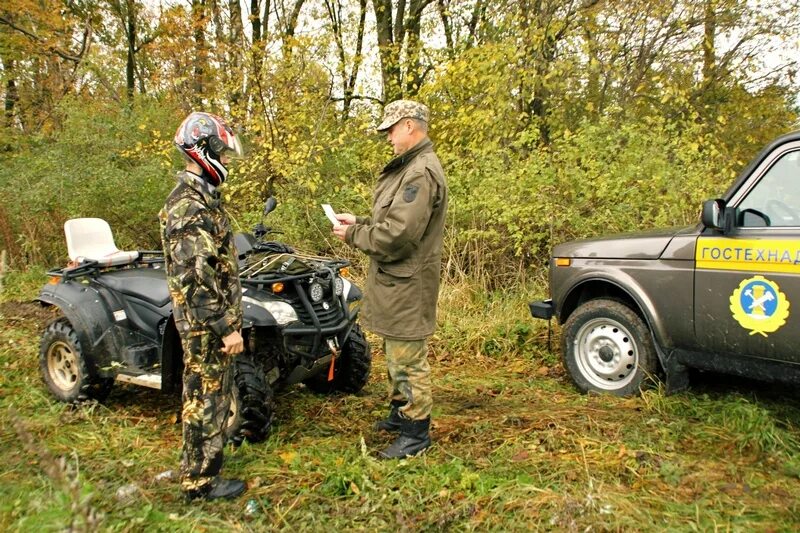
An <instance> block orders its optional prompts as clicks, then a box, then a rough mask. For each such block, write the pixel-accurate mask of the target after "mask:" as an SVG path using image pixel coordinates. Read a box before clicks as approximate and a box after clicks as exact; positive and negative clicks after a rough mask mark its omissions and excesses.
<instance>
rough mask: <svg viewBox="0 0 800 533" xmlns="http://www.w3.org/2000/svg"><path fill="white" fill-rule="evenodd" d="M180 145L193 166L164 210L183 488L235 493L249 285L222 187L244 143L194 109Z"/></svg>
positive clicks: (190, 494)
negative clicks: (236, 387)
mask: <svg viewBox="0 0 800 533" xmlns="http://www.w3.org/2000/svg"><path fill="white" fill-rule="evenodd" d="M175 145H176V146H177V148H178V150H179V151H180V152H181V153H182V154H183V155H184V157H185V158H186V169H185V170H183V171H182V172H179V173H178V175H177V180H178V183H177V185H176V186H175V188H174V189H173V191H172V193H170V195H169V197H168V198H167V201H166V204H165V205H164V208H163V209H162V210H161V212H160V213H159V220H160V222H161V239H162V242H163V246H164V260H165V263H166V271H167V285H168V287H169V293H170V297H171V298H172V311H173V316H174V318H175V325H176V326H177V328H178V333H179V334H180V337H181V342H182V344H183V361H184V371H183V414H182V423H183V453H182V458H181V489H182V490H183V492H184V494H185V496H186V498H187V500H193V499H196V498H204V499H209V500H212V499H216V498H234V497H236V496H238V495H239V494H241V493H242V492H244V490H245V485H244V483H243V482H242V481H240V480H236V479H223V478H221V477H219V472H220V470H221V469H222V451H223V448H224V446H225V435H224V427H225V421H226V417H227V414H228V409H229V405H230V399H229V396H228V394H229V391H227V390H224V389H223V383H225V382H226V380H225V376H226V373H227V372H228V370H229V366H230V359H231V357H232V356H233V355H234V354H236V353H239V352H241V351H242V350H243V349H244V345H243V340H242V336H241V333H240V329H241V327H242V307H241V299H242V288H241V285H240V283H239V272H238V264H237V262H236V251H235V249H234V244H233V234H232V233H231V228H230V224H229V223H228V218H227V216H226V213H225V211H224V210H223V208H222V205H221V198H220V195H219V191H218V189H217V188H218V187H219V186H220V185H221V184H222V182H223V181H224V180H225V177H226V176H227V174H228V171H227V168H226V166H225V165H226V164H227V163H228V161H229V158H230V157H231V156H232V155H241V153H242V150H241V145H240V144H239V141H238V139H237V138H236V136H235V135H234V133H233V131H232V130H231V129H230V128H229V127H228V126H227V125H226V124H225V122H224V121H223V120H222V119H221V118H219V117H217V116H215V115H211V114H208V113H192V114H191V115H189V116H188V117H187V118H186V120H184V122H183V123H182V124H181V126H180V127H179V128H178V131H177V133H176V134H175Z"/></svg>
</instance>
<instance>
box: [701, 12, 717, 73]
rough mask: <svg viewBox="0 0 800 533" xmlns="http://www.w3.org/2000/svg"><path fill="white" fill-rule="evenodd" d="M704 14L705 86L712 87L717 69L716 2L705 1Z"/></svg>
mask: <svg viewBox="0 0 800 533" xmlns="http://www.w3.org/2000/svg"><path fill="white" fill-rule="evenodd" d="M704 7H705V10H704V14H703V86H704V87H705V88H709V87H711V85H712V84H713V81H714V70H715V69H716V46H715V39H716V31H717V13H716V0H705V6H704Z"/></svg>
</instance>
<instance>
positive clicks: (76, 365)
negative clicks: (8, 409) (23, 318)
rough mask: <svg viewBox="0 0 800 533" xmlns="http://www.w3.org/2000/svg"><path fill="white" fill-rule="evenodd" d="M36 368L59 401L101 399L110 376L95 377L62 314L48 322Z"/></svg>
mask: <svg viewBox="0 0 800 533" xmlns="http://www.w3.org/2000/svg"><path fill="white" fill-rule="evenodd" d="M39 368H40V369H41V371H42V378H43V379H44V382H45V383H46V384H47V387H48V388H49V389H50V392H52V393H53V395H54V396H55V397H56V398H58V399H59V400H61V401H62V402H68V403H79V402H83V401H86V400H97V401H103V400H105V399H106V398H107V397H108V394H109V392H111V387H112V386H113V385H114V379H113V378H101V377H97V376H95V375H94V373H93V371H92V370H93V369H92V367H91V364H90V362H89V361H87V360H86V354H85V353H84V351H83V348H82V347H81V342H80V340H78V335H77V334H76V333H75V330H74V329H73V327H72V324H70V322H69V320H67V319H66V318H63V317H62V318H58V319H56V320H54V321H52V322H50V323H49V324H48V325H47V327H46V328H45V330H44V333H43V334H42V339H41V342H40V344H39Z"/></svg>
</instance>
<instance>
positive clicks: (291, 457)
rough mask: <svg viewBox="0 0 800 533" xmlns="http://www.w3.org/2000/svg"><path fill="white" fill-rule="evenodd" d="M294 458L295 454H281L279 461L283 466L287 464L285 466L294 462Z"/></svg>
mask: <svg viewBox="0 0 800 533" xmlns="http://www.w3.org/2000/svg"><path fill="white" fill-rule="evenodd" d="M295 457H297V453H296V452H283V453H282V454H280V458H281V460H282V461H283V462H284V464H287V465H288V464H289V463H291V462H292V461H294V458H295Z"/></svg>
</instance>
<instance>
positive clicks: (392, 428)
mask: <svg viewBox="0 0 800 533" xmlns="http://www.w3.org/2000/svg"><path fill="white" fill-rule="evenodd" d="M406 403H407V402H406V401H405V400H392V402H391V403H390V404H389V416H388V417H386V418H385V419H383V420H381V421H379V422H376V423H375V430H376V431H388V432H389V433H396V432H398V431H400V427H401V426H402V425H403V417H401V416H400V408H401V407H403V406H404V405H405V404H406Z"/></svg>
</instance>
